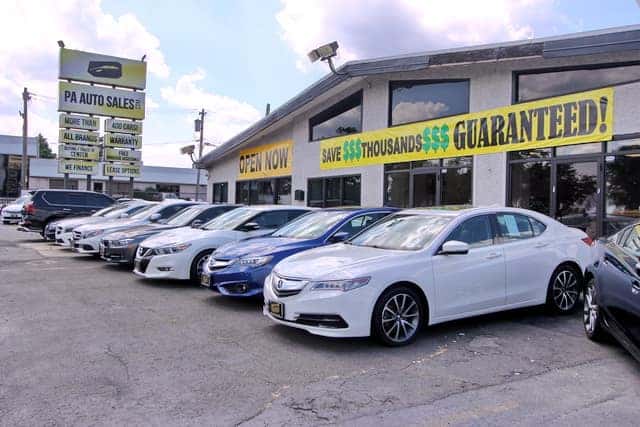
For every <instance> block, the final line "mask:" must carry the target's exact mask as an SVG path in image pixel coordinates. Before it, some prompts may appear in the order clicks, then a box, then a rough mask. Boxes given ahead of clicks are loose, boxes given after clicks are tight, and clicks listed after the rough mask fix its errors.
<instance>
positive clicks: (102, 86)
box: [58, 41, 147, 195]
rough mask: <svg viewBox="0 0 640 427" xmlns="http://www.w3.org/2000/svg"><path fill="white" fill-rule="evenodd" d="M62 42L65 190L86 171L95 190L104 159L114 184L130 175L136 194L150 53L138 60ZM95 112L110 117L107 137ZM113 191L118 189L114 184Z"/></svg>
mask: <svg viewBox="0 0 640 427" xmlns="http://www.w3.org/2000/svg"><path fill="white" fill-rule="evenodd" d="M58 45H59V46H60V70H59V74H58V78H59V79H60V80H59V82H58V92H59V96H58V111H60V112H61V113H62V114H60V136H59V141H58V142H59V143H60V145H59V156H58V157H59V160H58V172H60V173H63V174H64V175H65V188H67V186H68V176H69V175H70V174H83V175H86V176H87V190H91V188H90V187H91V177H92V175H95V174H97V173H98V170H99V169H98V167H99V166H100V163H99V161H100V160H102V161H103V162H104V163H103V164H102V167H103V174H104V175H105V176H108V177H109V184H111V183H112V180H113V177H128V178H129V183H130V189H129V194H130V195H132V193H133V178H134V177H137V176H140V169H141V161H140V160H141V158H142V156H141V153H140V151H139V149H140V148H141V146H142V136H141V134H142V120H144V116H145V93H144V92H141V91H142V90H144V89H145V87H146V79H147V77H146V76H147V64H146V62H144V59H145V57H144V56H143V57H142V60H140V61H138V60H132V59H125V58H118V57H114V56H106V55H100V54H96V53H89V52H83V51H78V50H71V49H66V48H65V46H64V43H63V42H62V41H59V42H58ZM95 116H105V117H109V119H107V120H105V134H104V136H103V137H101V136H100V134H99V133H98V131H99V129H100V121H99V120H98V118H97V117H95ZM101 152H102V156H101ZM108 191H109V192H110V193H111V192H112V185H109V186H108Z"/></svg>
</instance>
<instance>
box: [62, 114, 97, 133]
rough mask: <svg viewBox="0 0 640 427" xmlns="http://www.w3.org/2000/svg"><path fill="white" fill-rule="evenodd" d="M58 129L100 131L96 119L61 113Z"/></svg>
mask: <svg viewBox="0 0 640 427" xmlns="http://www.w3.org/2000/svg"><path fill="white" fill-rule="evenodd" d="M60 127H61V128H67V129H69V128H71V129H81V130H98V129H100V120H98V118H97V117H87V116H78V115H75V114H64V113H63V114H60Z"/></svg>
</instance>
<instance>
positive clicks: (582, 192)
mask: <svg viewBox="0 0 640 427" xmlns="http://www.w3.org/2000/svg"><path fill="white" fill-rule="evenodd" d="M599 170H600V165H599V162H598V161H597V160H596V161H579V162H578V161H574V162H559V163H558V164H557V165H556V179H555V183H556V185H555V215H554V216H555V217H556V219H557V220H558V221H560V222H562V223H564V224H566V225H568V226H570V227H576V228H579V229H581V230H583V231H585V232H586V233H587V234H588V235H589V236H591V237H595V236H598V235H599V230H598V224H599V222H600V221H599V218H600V216H601V212H600V209H601V203H599V200H600V188H601V185H600V173H599Z"/></svg>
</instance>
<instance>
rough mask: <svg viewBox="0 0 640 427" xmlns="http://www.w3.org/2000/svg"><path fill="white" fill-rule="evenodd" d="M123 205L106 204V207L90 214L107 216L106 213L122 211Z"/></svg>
mask: <svg viewBox="0 0 640 427" xmlns="http://www.w3.org/2000/svg"><path fill="white" fill-rule="evenodd" d="M124 209H125V207H123V206H120V205H117V206H107V207H106V208H102V209H100V210H99V211H97V212H95V213H94V214H93V215H91V216H107V214H108V213H111V212H119V211H124Z"/></svg>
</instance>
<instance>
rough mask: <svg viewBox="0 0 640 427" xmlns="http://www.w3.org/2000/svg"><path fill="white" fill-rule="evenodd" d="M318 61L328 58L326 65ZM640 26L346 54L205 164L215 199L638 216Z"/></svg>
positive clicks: (603, 224) (607, 218) (592, 229)
mask: <svg viewBox="0 0 640 427" xmlns="http://www.w3.org/2000/svg"><path fill="white" fill-rule="evenodd" d="M317 66H323V65H317ZM638 100H640V26H630V27H621V28H613V29H607V30H601V31H595V32H588V33H577V34H571V35H566V36H560V37H553V38H542V39H531V40H526V41H517V42H508V43H500V44H494V45H484V46H477V47H470V48H459V49H448V50H440V51H434V52H423V53H417V54H409V55H402V56H396V57H388V58H379V59H371V60H360V61H352V62H348V63H346V64H344V65H343V66H341V67H340V68H338V70H337V73H332V74H329V75H327V76H326V77H324V78H323V79H321V80H320V81H318V82H316V83H314V84H313V85H311V86H310V87H308V88H306V89H305V90H304V91H302V92H301V93H299V94H298V95H296V96H294V97H293V98H292V99H290V100H289V101H287V102H286V103H285V104H284V105H282V106H281V107H280V108H278V109H276V110H275V111H273V112H271V114H269V115H267V116H266V117H264V118H263V119H261V120H260V121H258V122H257V123H255V124H254V125H253V126H251V127H249V128H248V129H246V130H245V131H243V132H242V133H240V134H238V135H236V136H235V137H233V138H231V139H230V140H229V141H227V142H226V143H225V144H223V145H221V146H220V147H218V148H217V149H216V150H214V151H212V152H210V153H209V154H207V155H206V156H205V158H204V159H203V162H204V165H205V167H206V168H207V169H208V172H209V178H208V197H209V198H210V199H212V201H214V202H227V201H228V202H234V203H247V204H263V203H282V204H290V203H291V204H301V205H308V206H317V207H330V206H342V205H362V206H381V205H390V206H398V207H429V206H440V205H476V206H486V205H500V206H516V207H522V208H529V209H534V210H536V211H539V212H543V213H545V214H548V215H550V216H552V217H555V218H557V219H559V220H560V221H563V222H565V223H567V224H569V225H572V226H576V227H579V228H582V229H584V230H586V231H587V232H588V233H590V234H591V235H593V236H597V235H603V234H609V233H611V232H613V231H615V230H617V229H619V228H620V227H621V226H622V225H624V224H626V223H628V222H630V221H634V220H637V219H638V217H640V102H639V101H638Z"/></svg>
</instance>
